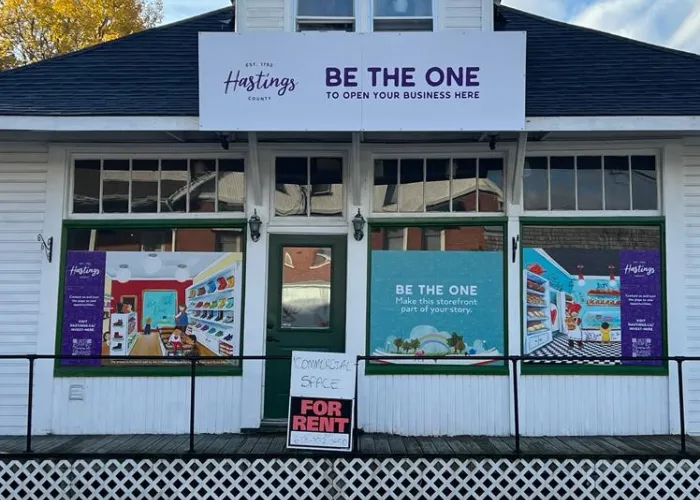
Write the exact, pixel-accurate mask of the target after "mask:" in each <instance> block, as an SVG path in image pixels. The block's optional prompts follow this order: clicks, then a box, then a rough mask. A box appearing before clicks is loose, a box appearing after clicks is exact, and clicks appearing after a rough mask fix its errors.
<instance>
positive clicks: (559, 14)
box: [503, 0, 567, 21]
mask: <svg viewBox="0 0 700 500" xmlns="http://www.w3.org/2000/svg"><path fill="white" fill-rule="evenodd" d="M503 5H508V6H510V7H513V8H516V9H520V10H524V11H526V12H532V13H533V14H537V15H538V16H543V17H548V18H550V19H556V20H559V21H565V20H566V17H567V9H566V7H565V0H504V1H503Z"/></svg>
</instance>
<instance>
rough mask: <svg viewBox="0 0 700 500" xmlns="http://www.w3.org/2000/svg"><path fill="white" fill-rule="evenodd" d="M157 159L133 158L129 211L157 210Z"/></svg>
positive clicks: (146, 211)
mask: <svg viewBox="0 0 700 500" xmlns="http://www.w3.org/2000/svg"><path fill="white" fill-rule="evenodd" d="M158 177H159V175H158V160H134V161H133V163H132V172H131V211H132V212H134V213H155V212H157V211H158Z"/></svg>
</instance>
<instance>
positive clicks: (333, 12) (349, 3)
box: [297, 0, 355, 31]
mask: <svg viewBox="0 0 700 500" xmlns="http://www.w3.org/2000/svg"><path fill="white" fill-rule="evenodd" d="M354 7H355V1H354V0H298V2H297V31H354V28H355V12H354Z"/></svg>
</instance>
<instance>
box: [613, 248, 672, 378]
mask: <svg viewBox="0 0 700 500" xmlns="http://www.w3.org/2000/svg"><path fill="white" fill-rule="evenodd" d="M620 295H621V300H622V302H621V309H620V312H621V320H622V356H623V357H634V358H644V357H652V356H661V355H662V354H663V350H662V338H661V332H662V317H661V256H660V254H659V251H658V250H624V251H621V252H620ZM623 364H632V365H637V364H652V365H659V364H661V361H641V360H640V361H623Z"/></svg>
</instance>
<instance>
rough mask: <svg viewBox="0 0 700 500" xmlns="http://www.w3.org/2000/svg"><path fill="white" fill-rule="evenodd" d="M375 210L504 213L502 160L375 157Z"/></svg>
mask: <svg viewBox="0 0 700 500" xmlns="http://www.w3.org/2000/svg"><path fill="white" fill-rule="evenodd" d="M374 211H375V212H381V213H392V212H398V213H421V212H503V159H502V158H453V159H450V158H404V159H381V160H376V161H375V163H374Z"/></svg>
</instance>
